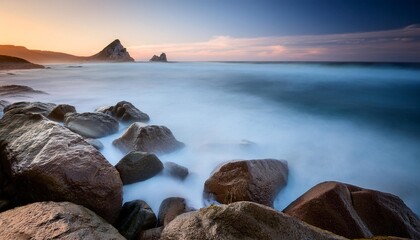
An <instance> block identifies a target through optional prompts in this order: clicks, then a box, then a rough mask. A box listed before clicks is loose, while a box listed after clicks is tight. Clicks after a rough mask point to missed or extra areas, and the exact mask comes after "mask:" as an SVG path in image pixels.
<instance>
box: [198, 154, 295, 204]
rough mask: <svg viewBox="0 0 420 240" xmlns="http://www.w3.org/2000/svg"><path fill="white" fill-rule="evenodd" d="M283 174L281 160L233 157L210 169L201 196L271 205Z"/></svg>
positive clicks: (284, 179)
mask: <svg viewBox="0 0 420 240" xmlns="http://www.w3.org/2000/svg"><path fill="white" fill-rule="evenodd" d="M287 176H288V167H287V162H286V161H284V160H276V159H262V160H235V161H231V162H228V163H225V164H223V165H222V166H220V167H218V168H216V170H214V171H213V174H212V176H211V177H210V178H209V179H207V181H206V182H205V184H204V195H205V198H206V199H208V200H211V199H213V198H214V199H215V200H216V201H218V202H220V203H232V202H238V201H251V202H256V203H260V204H264V205H266V206H270V207H272V206H273V201H274V199H275V198H276V196H277V194H278V193H279V192H280V190H281V189H282V188H283V187H284V186H285V185H286V184H287Z"/></svg>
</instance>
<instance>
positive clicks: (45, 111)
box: [3, 102, 56, 117]
mask: <svg viewBox="0 0 420 240" xmlns="http://www.w3.org/2000/svg"><path fill="white" fill-rule="evenodd" d="M55 106H56V105H55V104H54V103H42V102H15V103H12V104H10V105H8V106H6V107H4V109H3V112H4V113H6V112H9V111H11V112H13V113H39V114H42V115H43V116H45V117H46V116H48V115H49V114H50V112H51V111H52V110H53V109H54V107H55Z"/></svg>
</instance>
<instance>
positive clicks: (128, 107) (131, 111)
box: [96, 101, 150, 123]
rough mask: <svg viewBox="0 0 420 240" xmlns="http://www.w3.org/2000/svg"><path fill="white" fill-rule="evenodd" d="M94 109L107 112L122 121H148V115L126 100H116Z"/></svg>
mask: <svg viewBox="0 0 420 240" xmlns="http://www.w3.org/2000/svg"><path fill="white" fill-rule="evenodd" d="M96 111H97V112H102V113H106V114H109V115H111V116H113V117H114V118H116V119H117V120H119V121H121V122H123V123H133V122H148V121H149V120H150V117H149V115H147V114H146V113H144V112H142V111H140V110H139V109H138V108H136V107H135V106H134V105H133V104H132V103H130V102H127V101H121V102H118V103H117V104H116V105H115V106H111V107H101V108H98V109H97V110H96Z"/></svg>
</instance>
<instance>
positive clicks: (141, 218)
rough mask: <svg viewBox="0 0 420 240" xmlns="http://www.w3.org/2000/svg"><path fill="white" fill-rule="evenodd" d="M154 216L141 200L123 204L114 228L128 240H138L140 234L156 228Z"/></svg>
mask: <svg viewBox="0 0 420 240" xmlns="http://www.w3.org/2000/svg"><path fill="white" fill-rule="evenodd" d="M156 225H157V219H156V215H155V213H154V212H153V210H152V209H151V208H150V206H149V205H148V204H147V203H146V202H145V201H142V200H135V201H131V202H126V203H124V206H123V208H122V209H121V213H120V216H119V217H118V221H117V225H116V228H117V229H118V231H119V232H120V233H121V234H122V235H123V236H124V237H125V238H127V239H128V240H131V239H138V237H139V235H140V232H141V231H144V230H147V229H151V228H154V227H156Z"/></svg>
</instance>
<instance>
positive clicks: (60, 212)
mask: <svg viewBox="0 0 420 240" xmlns="http://www.w3.org/2000/svg"><path fill="white" fill-rule="evenodd" d="M0 236H1V239H75V240H76V239H80V240H82V239H115V240H119V239H121V240H123V239H124V237H123V236H121V235H120V234H119V233H118V231H117V230H116V229H115V228H114V227H113V226H111V225H110V224H109V223H107V222H106V221H105V220H103V219H102V218H101V217H99V216H97V215H96V214H95V213H94V212H92V211H90V210H89V209H87V208H84V207H82V206H79V205H76V204H73V203H69V202H59V203H57V202H38V203H32V204H29V205H26V206H23V207H18V208H15V209H12V210H9V211H6V212H3V213H0Z"/></svg>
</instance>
